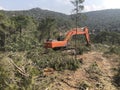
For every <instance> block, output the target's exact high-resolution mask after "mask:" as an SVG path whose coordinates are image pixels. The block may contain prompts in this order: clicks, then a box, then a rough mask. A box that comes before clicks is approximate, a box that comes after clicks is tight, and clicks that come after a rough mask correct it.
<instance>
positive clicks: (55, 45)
mask: <svg viewBox="0 0 120 90" xmlns="http://www.w3.org/2000/svg"><path fill="white" fill-rule="evenodd" d="M77 34H81V35H85V37H86V41H87V44H90V38H89V31H88V28H87V27H84V28H73V29H71V30H70V31H69V32H68V33H67V34H66V37H65V39H64V40H63V41H57V40H54V41H47V42H45V48H53V49H54V48H59V47H66V46H67V44H68V42H69V40H70V38H71V37H72V36H73V35H77Z"/></svg>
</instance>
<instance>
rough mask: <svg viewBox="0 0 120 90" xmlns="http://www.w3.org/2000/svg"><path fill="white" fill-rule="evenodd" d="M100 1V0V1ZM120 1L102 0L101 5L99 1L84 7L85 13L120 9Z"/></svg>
mask: <svg viewBox="0 0 120 90" xmlns="http://www.w3.org/2000/svg"><path fill="white" fill-rule="evenodd" d="M86 1H87V0H86ZM98 1H99V0H98ZM119 4H120V0H101V1H100V3H97V1H96V2H95V1H94V2H93V3H90V4H88V3H87V2H86V4H85V5H84V7H85V8H84V11H96V10H103V9H120V5H119Z"/></svg>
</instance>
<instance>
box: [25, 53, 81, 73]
mask: <svg viewBox="0 0 120 90" xmlns="http://www.w3.org/2000/svg"><path fill="white" fill-rule="evenodd" d="M27 57H28V58H31V59H32V60H33V61H34V63H36V64H37V65H38V66H39V68H46V67H50V68H53V69H55V70H60V71H61V70H65V69H68V70H76V69H77V68H79V66H80V60H74V59H70V58H69V57H68V56H67V55H66V56H65V55H63V54H61V53H59V52H53V51H51V52H49V53H48V54H47V55H41V54H40V53H34V52H28V55H27Z"/></svg>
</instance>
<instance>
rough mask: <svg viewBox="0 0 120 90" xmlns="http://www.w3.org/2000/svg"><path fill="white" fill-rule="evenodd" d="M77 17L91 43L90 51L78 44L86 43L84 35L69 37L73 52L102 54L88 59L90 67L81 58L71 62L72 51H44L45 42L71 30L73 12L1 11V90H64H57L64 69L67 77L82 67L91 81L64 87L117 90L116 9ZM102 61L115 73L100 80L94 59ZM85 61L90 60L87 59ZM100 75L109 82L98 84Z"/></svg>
mask: <svg viewBox="0 0 120 90" xmlns="http://www.w3.org/2000/svg"><path fill="white" fill-rule="evenodd" d="M79 15H80V17H79V19H80V21H79V27H84V26H87V27H88V28H89V33H90V42H91V44H92V45H91V46H90V47H86V46H85V45H83V46H82V45H81V43H83V42H85V40H84V37H80V36H77V38H74V37H73V38H72V39H71V41H70V43H71V46H74V40H75V39H77V42H78V45H77V51H76V53H77V55H78V56H79V55H84V53H88V54H89V52H93V51H94V52H95V54H97V55H99V56H100V55H101V54H100V52H102V53H103V54H102V55H101V57H99V56H98V58H97V57H95V56H94V57H95V59H96V60H93V61H94V62H92V63H91V65H89V67H85V66H84V63H85V62H84V61H83V60H84V59H85V58H78V59H77V60H75V59H74V53H71V52H70V53H69V54H68V53H67V51H54V50H52V49H49V50H48V51H47V54H45V53H44V51H45V48H44V42H45V40H47V39H48V38H50V39H57V37H59V33H65V32H67V31H69V30H70V29H71V28H74V27H75V15H74V14H72V15H66V14H63V13H58V12H53V11H48V10H42V9H40V8H33V9H30V10H24V11H4V10H1V11H0V90H64V89H61V88H62V85H63V83H67V82H66V81H65V80H66V79H64V78H63V77H62V74H64V75H65V74H66V73H65V71H66V70H69V71H68V72H67V75H68V76H71V77H72V75H71V74H69V72H70V73H73V72H75V71H77V70H78V69H79V68H82V67H83V68H85V71H84V72H85V73H86V74H87V75H88V76H89V78H87V79H90V80H92V83H90V82H89V81H88V80H87V79H86V81H82V82H76V83H74V84H75V86H71V85H69V84H68V83H67V86H64V85H63V87H68V89H69V87H71V88H76V89H77V90H90V88H92V89H91V90H110V89H106V88H108V87H109V84H111V83H110V82H112V84H111V85H110V87H111V88H112V89H111V90H119V89H120V67H119V65H120V46H119V45H120V10H119V9H113V10H112V9H110V10H101V11H94V12H86V13H82V14H79ZM97 51H98V52H99V53H98V52H97ZM61 52H62V53H61ZM93 54H94V53H93ZM90 55H91V54H90ZM103 58H106V59H107V60H111V61H110V62H111V64H115V67H112V65H111V67H112V70H114V71H113V72H114V73H112V74H110V75H111V76H108V77H107V76H105V74H104V70H103V71H102V69H101V68H100V66H99V65H98V63H97V60H99V59H100V60H101V59H103ZM87 59H88V60H89V59H90V57H87ZM87 59H86V60H87ZM103 60H104V59H103ZM112 60H113V61H112ZM106 62H108V61H106ZM106 67H107V66H106ZM83 68H82V69H83ZM47 70H48V72H47ZM107 70H108V69H107ZM110 70H111V69H110ZM49 71H50V72H49ZM63 72H64V73H63ZM52 73H55V74H52ZM82 73H83V72H82ZM67 75H66V76H67ZM102 77H106V78H104V79H108V82H107V81H106V82H105V81H104V80H103V81H102V79H101V78H102ZM62 78H63V79H62ZM93 78H94V79H93ZM67 79H68V80H69V79H71V78H67ZM94 81H95V82H94ZM58 82H61V83H58ZM52 83H53V85H52ZM106 83H108V87H106ZM94 85H95V86H94ZM54 86H56V87H54ZM57 86H61V87H59V88H58V87H57ZM93 88H94V89H93ZM95 88H96V89H95ZM76 89H75V90H76Z"/></svg>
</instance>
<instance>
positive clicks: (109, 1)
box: [0, 0, 120, 14]
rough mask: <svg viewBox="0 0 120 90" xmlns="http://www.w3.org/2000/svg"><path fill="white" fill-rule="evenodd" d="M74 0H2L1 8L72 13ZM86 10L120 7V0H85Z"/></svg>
mask: <svg viewBox="0 0 120 90" xmlns="http://www.w3.org/2000/svg"><path fill="white" fill-rule="evenodd" d="M70 1H72V0H0V10H1V9H2V10H28V9H31V8H36V7H39V8H41V9H47V10H51V11H57V12H61V13H65V14H71V12H72V9H73V5H72V4H71V3H70ZM83 5H84V10H83V11H84V12H88V11H96V10H103V9H120V0H85V2H84V3H83Z"/></svg>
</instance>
